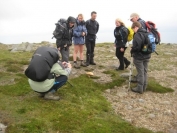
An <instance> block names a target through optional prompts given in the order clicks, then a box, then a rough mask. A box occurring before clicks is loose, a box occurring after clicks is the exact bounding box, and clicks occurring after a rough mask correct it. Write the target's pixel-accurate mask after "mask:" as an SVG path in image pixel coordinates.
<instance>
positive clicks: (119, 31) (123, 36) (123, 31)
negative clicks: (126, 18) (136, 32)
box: [114, 26, 129, 48]
mask: <svg viewBox="0 0 177 133" xmlns="http://www.w3.org/2000/svg"><path fill="white" fill-rule="evenodd" d="M128 33H129V31H128V29H127V28H126V27H124V26H119V27H116V28H115V29H114V37H115V44H116V47H117V48H120V47H121V48H125V45H126V43H127V39H128Z"/></svg>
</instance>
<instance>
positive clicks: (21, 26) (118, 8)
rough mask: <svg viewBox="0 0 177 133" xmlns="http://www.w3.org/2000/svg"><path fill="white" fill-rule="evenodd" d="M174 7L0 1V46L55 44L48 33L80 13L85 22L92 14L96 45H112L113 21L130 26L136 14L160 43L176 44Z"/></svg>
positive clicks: (120, 0) (91, 0)
mask: <svg viewBox="0 0 177 133" xmlns="http://www.w3.org/2000/svg"><path fill="white" fill-rule="evenodd" d="M176 5H177V4H176V0H162V1H159V0H148V1H143V0H109V1H108V0H104V1H101V0H0V42H1V43H6V44H10V43H21V42H31V43H33V42H41V41H50V42H55V39H51V37H52V32H53V30H54V29H55V25H54V24H55V23H56V22H57V21H58V20H59V19H60V18H67V17H68V16H74V17H76V16H77V15H78V14H79V13H82V14H83V15H84V18H85V20H87V19H89V18H90V13H91V11H96V12H97V16H98V17H97V21H98V22H99V24H100V30H99V33H98V34H97V36H98V40H97V42H113V41H114V36H113V30H114V28H115V19H116V18H121V19H122V20H123V21H124V22H125V23H126V25H127V26H131V22H130V21H129V20H128V18H129V16H130V14H131V13H133V12H137V13H138V14H139V15H140V17H141V18H142V19H144V20H145V21H147V20H151V21H153V22H155V23H156V25H157V28H158V30H159V31H160V33H161V38H162V42H165V43H167V42H169V43H177V10H176Z"/></svg>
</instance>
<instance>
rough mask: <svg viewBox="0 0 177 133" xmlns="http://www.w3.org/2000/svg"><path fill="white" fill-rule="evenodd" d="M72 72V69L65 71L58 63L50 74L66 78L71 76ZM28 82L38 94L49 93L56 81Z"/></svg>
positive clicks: (29, 80)
mask: <svg viewBox="0 0 177 133" xmlns="http://www.w3.org/2000/svg"><path fill="white" fill-rule="evenodd" d="M70 71H71V69H70V68H66V69H63V68H62V67H61V66H60V65H59V64H58V63H55V64H54V65H53V66H52V69H51V71H50V72H51V73H55V75H56V76H59V75H66V76H68V75H69V74H70ZM28 82H29V84H30V87H31V88H32V89H33V90H34V91H37V92H47V91H48V90H50V88H52V86H53V85H54V83H55V78H54V79H46V80H45V81H43V82H36V81H33V80H31V79H28Z"/></svg>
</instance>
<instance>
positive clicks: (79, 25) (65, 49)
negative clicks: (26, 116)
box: [29, 11, 151, 100]
mask: <svg viewBox="0 0 177 133" xmlns="http://www.w3.org/2000/svg"><path fill="white" fill-rule="evenodd" d="M96 17H97V13H96V12H95V11H93V12H91V19H89V20H87V21H86V22H85V21H84V17H83V15H82V14H79V15H78V17H77V19H76V18H74V17H68V19H67V22H66V25H65V26H64V30H65V31H67V32H63V31H62V30H61V31H60V32H59V37H57V38H56V45H57V49H58V50H59V51H60V53H61V55H62V63H60V66H58V65H57V64H58V63H55V64H54V65H53V67H52V68H51V72H52V73H55V72H56V73H57V74H60V76H62V75H65V76H64V77H61V79H62V82H61V81H59V80H60V78H55V77H54V79H55V82H54V81H53V82H52V83H54V84H53V85H51V86H48V88H47V89H46V86H45V91H44V89H42V88H41V87H42V86H41V83H38V82H35V81H31V80H30V82H29V83H30V86H31V87H32V89H33V90H35V91H37V92H39V93H40V94H42V95H43V96H44V97H45V98H46V99H52V100H58V99H59V97H58V96H55V95H54V92H55V91H56V90H57V89H58V88H60V87H61V86H62V85H63V84H64V83H65V82H66V81H67V78H66V76H68V75H69V73H70V71H71V68H72V66H71V64H70V63H69V62H68V61H69V47H70V46H71V45H72V42H73V43H74V53H73V61H74V64H73V66H74V67H75V68H80V66H83V67H86V66H89V65H96V63H95V61H94V48H95V40H96V34H97V32H98V30H99V23H98V22H97V21H96ZM130 21H132V26H131V28H132V30H133V31H134V37H133V41H132V44H133V45H132V48H131V50H130V53H131V55H132V57H133V63H134V65H135V67H136V70H137V75H136V76H135V79H134V80H135V81H136V82H137V87H135V88H132V91H133V92H136V93H140V94H142V93H143V92H144V91H145V90H146V88H147V71H148V62H149V59H150V57H151V54H143V53H142V52H141V50H142V46H143V45H144V43H146V39H145V37H142V36H141V35H142V34H146V33H148V32H147V27H146V25H145V21H144V20H142V19H141V18H140V17H139V15H138V14H137V13H132V14H131V15H130ZM115 25H116V28H115V29H114V36H115V47H116V56H117V58H118V60H119V62H120V65H119V67H118V68H116V70H118V71H119V70H124V69H126V68H128V66H129V65H130V64H131V62H130V61H129V60H128V59H127V58H126V57H124V53H125V50H126V43H127V38H128V35H129V31H128V29H127V28H126V27H125V24H124V23H123V21H122V20H121V19H119V18H118V19H116V20H115ZM62 26H63V25H62ZM139 33H141V34H139ZM84 44H86V48H87V50H86V62H84V56H83V50H84ZM78 52H79V53H80V63H79V62H78V61H77V54H78ZM62 65H64V66H65V67H63V68H62V67H61V66H62ZM59 70H60V71H61V72H59ZM66 71H67V72H66ZM46 80H48V79H46ZM135 81H134V82H135ZM45 82H46V81H44V82H43V83H45ZM39 85H40V86H41V87H39ZM36 87H37V88H36ZM51 88H52V89H51Z"/></svg>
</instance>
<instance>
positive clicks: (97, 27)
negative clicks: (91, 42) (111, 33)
mask: <svg viewBox="0 0 177 133" xmlns="http://www.w3.org/2000/svg"><path fill="white" fill-rule="evenodd" d="M99 26H100V25H99V23H98V22H97V31H96V33H98V30H99Z"/></svg>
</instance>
